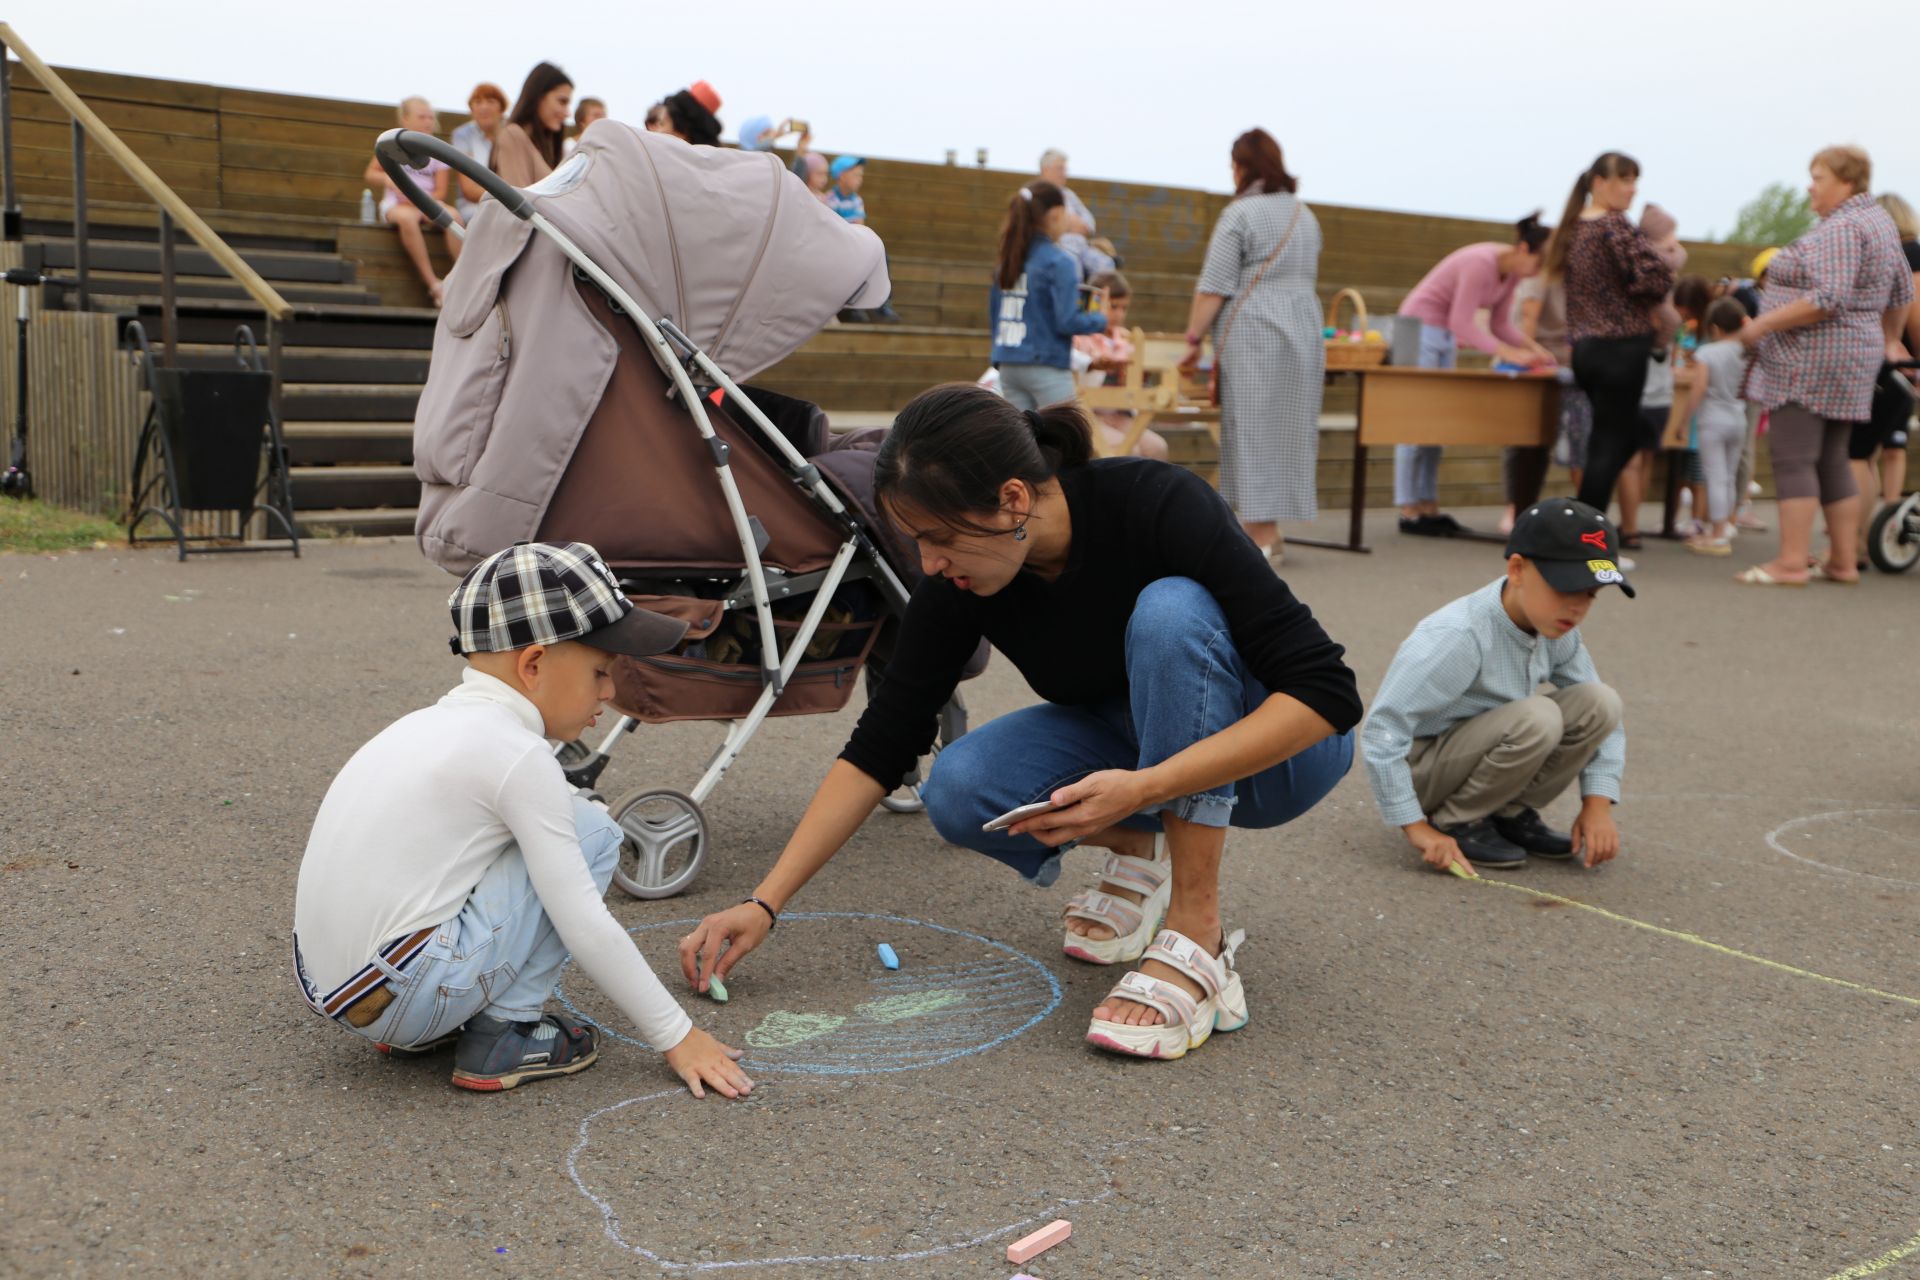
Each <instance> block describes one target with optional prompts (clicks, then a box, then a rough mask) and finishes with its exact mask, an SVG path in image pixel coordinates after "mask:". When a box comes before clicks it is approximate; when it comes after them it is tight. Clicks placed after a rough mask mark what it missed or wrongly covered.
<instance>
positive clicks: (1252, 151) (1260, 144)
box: [1233, 129, 1300, 195]
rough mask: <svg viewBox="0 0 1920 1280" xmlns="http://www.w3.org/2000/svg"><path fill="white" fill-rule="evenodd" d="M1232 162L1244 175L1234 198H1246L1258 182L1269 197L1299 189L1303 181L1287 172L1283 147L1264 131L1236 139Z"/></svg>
mask: <svg viewBox="0 0 1920 1280" xmlns="http://www.w3.org/2000/svg"><path fill="white" fill-rule="evenodd" d="M1233 162H1234V163H1235V164H1237V165H1239V166H1240V173H1241V175H1242V176H1241V179H1240V188H1239V190H1237V191H1235V192H1234V194H1235V195H1245V194H1246V191H1247V188H1248V187H1251V186H1252V185H1253V184H1254V183H1255V182H1258V183H1259V184H1260V190H1261V191H1262V192H1263V193H1264V194H1266V195H1272V194H1274V193H1275V192H1277V191H1298V190H1299V189H1300V180H1299V179H1298V178H1296V177H1294V176H1293V175H1292V174H1290V173H1288V172H1287V162H1286V160H1284V159H1283V158H1282V157H1281V155H1280V144H1279V143H1277V142H1275V141H1274V140H1273V135H1272V134H1270V133H1268V132H1267V131H1266V130H1265V129H1249V130H1247V131H1246V132H1245V133H1243V134H1241V135H1240V136H1239V137H1237V138H1235V139H1234V140H1233Z"/></svg>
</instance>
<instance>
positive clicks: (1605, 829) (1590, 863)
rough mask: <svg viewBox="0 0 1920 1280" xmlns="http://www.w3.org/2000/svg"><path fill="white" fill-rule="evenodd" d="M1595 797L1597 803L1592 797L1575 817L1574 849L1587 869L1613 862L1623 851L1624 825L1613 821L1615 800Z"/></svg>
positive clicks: (1581, 863)
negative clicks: (1621, 836)
mask: <svg viewBox="0 0 1920 1280" xmlns="http://www.w3.org/2000/svg"><path fill="white" fill-rule="evenodd" d="M1595 799H1596V800H1597V801H1598V802H1597V803H1595V800H1589V801H1588V802H1587V803H1586V804H1585V805H1584V806H1582V807H1581V810H1580V816H1579V817H1577V818H1575V819H1574V820H1573V832H1572V835H1573V851H1574V852H1575V853H1577V854H1579V855H1580V865H1581V866H1583V867H1587V868H1593V867H1597V866H1599V865H1600V864H1601V863H1603V862H1608V861H1611V860H1612V858H1613V855H1615V854H1616V853H1619V852H1620V828H1619V827H1617V826H1615V825H1614V823H1613V802H1612V801H1611V800H1608V799H1606V798H1605V797H1596V798H1595Z"/></svg>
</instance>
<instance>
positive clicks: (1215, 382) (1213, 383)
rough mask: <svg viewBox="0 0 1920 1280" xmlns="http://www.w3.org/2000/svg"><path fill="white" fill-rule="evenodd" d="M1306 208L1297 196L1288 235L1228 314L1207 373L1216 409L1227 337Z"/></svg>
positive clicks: (1208, 389)
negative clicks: (1241, 310) (1242, 308)
mask: <svg viewBox="0 0 1920 1280" xmlns="http://www.w3.org/2000/svg"><path fill="white" fill-rule="evenodd" d="M1304 208H1306V205H1304V204H1302V203H1301V202H1300V197H1299V196H1295V197H1294V198H1293V217H1292V218H1290V219H1289V220H1288V221H1287V233H1286V234H1285V235H1283V236H1281V237H1280V243H1279V245H1278V246H1277V247H1276V248H1275V249H1274V251H1273V252H1272V253H1270V254H1268V255H1267V260H1266V261H1265V262H1263V263H1261V264H1260V269H1259V270H1258V271H1256V272H1254V273H1253V279H1251V280H1249V281H1248V282H1247V287H1246V288H1244V289H1242V290H1241V291H1240V296H1239V297H1237V298H1235V299H1234V300H1233V310H1231V311H1229V312H1227V322H1226V323H1225V324H1224V325H1222V326H1220V341H1219V342H1218V343H1216V344H1215V345H1214V349H1213V368H1212V369H1210V370H1208V371H1207V403H1208V404H1210V405H1212V406H1213V407H1214V408H1216V409H1217V408H1219V407H1220V358H1221V355H1222V353H1224V352H1225V351H1226V349H1227V335H1228V334H1230V333H1232V332H1233V321H1234V318H1235V317H1236V316H1238V315H1239V314H1240V308H1241V307H1244V306H1245V305H1247V299H1248V298H1250V297H1252V296H1253V291H1254V290H1255V289H1257V288H1259V287H1260V277H1262V276H1264V275H1266V274H1267V268H1268V267H1270V266H1272V265H1273V264H1274V262H1275V260H1277V259H1278V258H1279V257H1280V255H1281V254H1283V253H1285V252H1286V251H1287V245H1288V244H1289V243H1290V242H1291V241H1292V240H1293V229H1294V228H1295V227H1297V226H1299V225H1300V211H1301V210H1302V209H1304Z"/></svg>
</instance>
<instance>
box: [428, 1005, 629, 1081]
mask: <svg viewBox="0 0 1920 1280" xmlns="http://www.w3.org/2000/svg"><path fill="white" fill-rule="evenodd" d="M599 1056H600V1053H599V1049H598V1048H597V1047H596V1045H595V1038H594V1033H593V1028H592V1027H589V1026H585V1025H583V1024H581V1023H578V1022H570V1021H567V1020H565V1019H563V1018H561V1017H559V1016H558V1015H557V1014H551V1013H548V1014H542V1015H541V1017H540V1020H539V1021H538V1022H508V1021H506V1020H505V1019H503V1018H494V1017H490V1016H488V1015H487V1014H484V1013H482V1014H478V1015H476V1016H474V1017H473V1018H472V1019H470V1020H469V1021H468V1022H467V1028H466V1030H465V1031H463V1032H461V1034H460V1043H459V1044H458V1045H457V1046H455V1048H454V1051H453V1082H454V1084H456V1085H458V1086H459V1087H460V1088H462V1089H476V1090H479V1091H480V1092H482V1093H495V1092H498V1091H499V1090H501V1089H513V1088H518V1087H519V1086H520V1085H523V1084H525V1083H527V1081H529V1080H544V1079H546V1078H547V1077H548V1076H570V1075H572V1074H573V1073H574V1072H576V1071H585V1070H586V1069H587V1068H588V1067H590V1066H592V1065H593V1060H594V1059H595V1058H597V1057H599Z"/></svg>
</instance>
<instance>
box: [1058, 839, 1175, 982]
mask: <svg viewBox="0 0 1920 1280" xmlns="http://www.w3.org/2000/svg"><path fill="white" fill-rule="evenodd" d="M1166 846H1167V837H1166V835H1165V834H1164V833H1161V832H1156V833H1155V834H1154V837H1153V856H1152V857H1151V858H1136V857H1132V856H1131V855H1128V854H1120V853H1109V854H1108V855H1107V860H1106V863H1105V864H1104V865H1103V866H1102V867H1101V868H1100V888H1098V889H1087V890H1085V891H1083V892H1081V893H1076V894H1074V895H1073V897H1072V899H1071V900H1070V901H1068V903H1067V909H1066V911H1065V912H1063V913H1062V915H1061V919H1062V920H1063V921H1065V920H1087V921H1091V922H1092V923H1094V924H1099V925H1105V926H1106V927H1107V928H1109V929H1111V930H1113V936H1112V937H1111V938H1089V937H1088V936H1087V935H1085V934H1083V933H1075V932H1074V931H1073V930H1071V929H1064V928H1063V929H1062V930H1061V932H1062V933H1063V934H1064V935H1065V937H1064V938H1063V939H1062V941H1061V944H1060V949H1061V950H1062V951H1064V952H1065V953H1066V954H1068V955H1070V956H1072V957H1073V958H1074V959H1075V960H1085V961H1086V962H1087V963H1089V964H1131V963H1133V962H1134V961H1135V960H1138V959H1139V958H1140V956H1141V954H1142V953H1143V952H1144V951H1146V949H1147V943H1148V942H1150V941H1151V940H1152V939H1153V935H1154V931H1155V930H1157V929H1158V928H1159V927H1160V922H1161V921H1162V920H1163V919H1165V918H1166V915H1167V902H1168V900H1169V899H1170V898H1172V896H1173V861H1172V859H1170V858H1169V857H1168V856H1167V848H1166ZM1103 889H1125V890H1127V891H1129V892H1131V893H1141V894H1145V895H1146V900H1145V901H1143V902H1128V901H1127V900H1126V899H1125V898H1116V897H1114V896H1113V895H1112V894H1110V893H1103V892H1101V890H1103Z"/></svg>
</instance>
